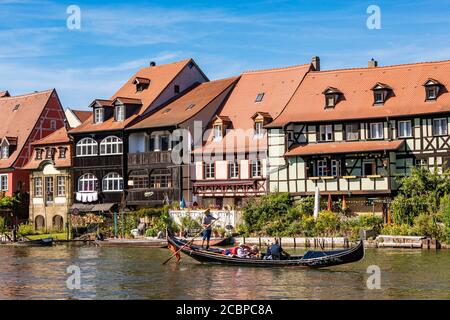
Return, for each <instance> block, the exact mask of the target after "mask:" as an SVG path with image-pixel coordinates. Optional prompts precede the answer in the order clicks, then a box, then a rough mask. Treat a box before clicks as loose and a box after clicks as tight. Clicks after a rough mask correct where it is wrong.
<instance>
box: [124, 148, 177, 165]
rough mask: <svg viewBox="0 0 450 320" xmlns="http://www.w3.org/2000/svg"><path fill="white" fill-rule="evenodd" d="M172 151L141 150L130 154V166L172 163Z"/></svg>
mask: <svg viewBox="0 0 450 320" xmlns="http://www.w3.org/2000/svg"><path fill="white" fill-rule="evenodd" d="M171 153H172V151H161V152H140V153H129V154H128V166H129V167H133V166H151V165H155V164H157V165H158V164H170V163H172V158H171Z"/></svg>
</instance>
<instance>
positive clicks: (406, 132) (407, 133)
mask: <svg viewBox="0 0 450 320" xmlns="http://www.w3.org/2000/svg"><path fill="white" fill-rule="evenodd" d="M411 136H412V129H411V121H410V120H407V121H399V122H398V137H399V138H408V137H411Z"/></svg>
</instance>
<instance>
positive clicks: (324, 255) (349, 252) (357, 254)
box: [167, 235, 364, 268]
mask: <svg viewBox="0 0 450 320" xmlns="http://www.w3.org/2000/svg"><path fill="white" fill-rule="evenodd" d="M167 241H168V242H170V243H171V244H173V245H174V246H175V247H176V248H177V249H181V252H183V253H184V254H186V255H188V256H190V257H192V258H193V259H195V260H197V261H198V262H201V263H207V264H221V265H232V266H250V267H298V268H324V267H331V266H337V265H341V264H347V263H352V262H357V261H359V260H361V259H362V258H363V257H364V244H363V242H362V241H360V242H359V243H358V245H356V246H355V247H353V248H350V249H345V250H337V251H330V252H326V251H325V252H321V251H315V252H314V251H311V252H308V253H309V256H312V257H311V258H308V253H307V254H305V256H297V257H295V256H292V257H290V259H286V260H263V259H254V258H238V257H231V256H226V255H223V254H221V253H219V252H221V250H220V249H214V248H212V249H210V250H203V249H202V248H201V247H198V246H193V245H186V242H185V241H182V240H179V239H177V238H175V237H174V236H172V235H169V236H168V239H167Z"/></svg>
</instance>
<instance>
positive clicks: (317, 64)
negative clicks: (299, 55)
mask: <svg viewBox="0 0 450 320" xmlns="http://www.w3.org/2000/svg"><path fill="white" fill-rule="evenodd" d="M311 64H312V65H313V67H314V70H315V71H320V58H319V57H318V56H314V57H312V59H311Z"/></svg>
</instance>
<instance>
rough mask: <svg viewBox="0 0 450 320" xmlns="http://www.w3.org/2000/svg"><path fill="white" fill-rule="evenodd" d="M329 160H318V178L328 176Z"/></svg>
mask: <svg viewBox="0 0 450 320" xmlns="http://www.w3.org/2000/svg"><path fill="white" fill-rule="evenodd" d="M327 171H328V166H327V160H317V176H319V177H324V176H326V175H327Z"/></svg>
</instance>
